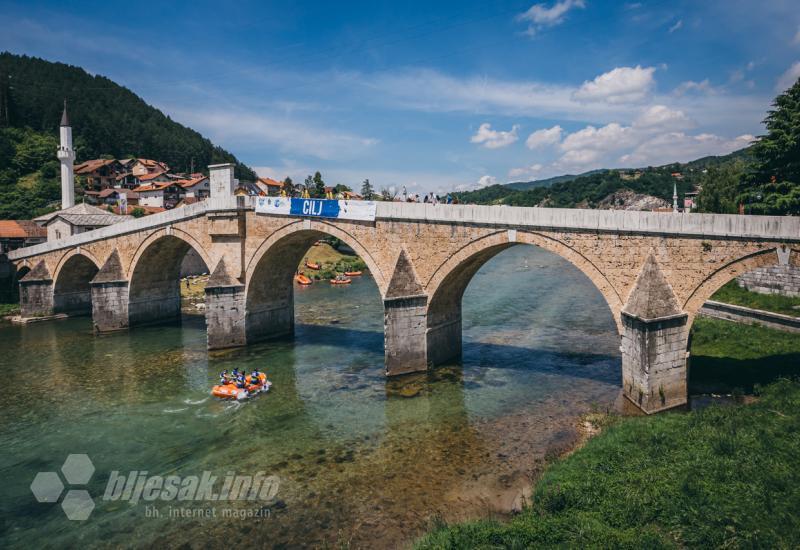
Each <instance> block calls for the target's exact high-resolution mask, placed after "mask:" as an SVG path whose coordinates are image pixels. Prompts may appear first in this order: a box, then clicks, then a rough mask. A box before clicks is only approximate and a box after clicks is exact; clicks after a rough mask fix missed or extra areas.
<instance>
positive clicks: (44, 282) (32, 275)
mask: <svg viewBox="0 0 800 550" xmlns="http://www.w3.org/2000/svg"><path fill="white" fill-rule="evenodd" d="M53 289H54V285H53V277H52V276H51V275H50V272H49V271H48V270H47V266H45V264H44V261H40V262H39V263H38V264H36V266H35V267H34V268H33V269H32V270H31V271H30V272H29V273H28V274H27V275H25V276H24V277H23V278H22V279H20V280H19V306H20V316H21V317H22V318H30V317H47V316H50V315H53V312H54V311H55V304H54V297H53V294H54V292H53Z"/></svg>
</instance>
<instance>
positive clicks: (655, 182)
mask: <svg viewBox="0 0 800 550" xmlns="http://www.w3.org/2000/svg"><path fill="white" fill-rule="evenodd" d="M750 150H751V148H750V147H747V148H745V149H740V150H738V151H734V152H732V153H730V154H728V155H720V156H707V157H702V158H699V159H696V160H693V161H689V162H685V163H680V162H675V163H671V164H665V165H662V166H656V167H653V166H649V167H644V168H616V169H605V168H604V169H598V170H591V171H589V172H585V173H583V174H579V175H571V174H566V175H563V176H555V177H552V178H547V179H543V180H534V181H529V182H512V183H507V184H495V185H491V186H489V187H484V188H482V189H477V190H475V191H467V192H462V193H457V194H456V196H457V197H458V198H459V200H460V201H462V202H468V203H475V204H507V205H509V206H551V207H562V208H575V207H580V208H602V207H608V206H609V200H608V199H609V197H612V196H614V194H615V193H619V192H620V191H623V190H627V191H631V192H633V193H634V194H636V195H648V196H651V197H653V198H656V199H660V200H662V201H666V202H668V203H669V204H672V192H673V185H674V186H675V187H677V190H678V195H679V196H680V197H683V195H684V193H686V192H688V191H692V190H693V189H694V188H695V186H696V185H697V184H698V183H699V181H700V180H701V178H702V176H703V173H704V171H705V170H707V169H711V168H718V167H721V166H724V165H728V164H731V163H734V162H737V161H746V160H747V159H749V157H750ZM677 173H680V176H675V177H673V176H672V174H677ZM619 196H623V195H619Z"/></svg>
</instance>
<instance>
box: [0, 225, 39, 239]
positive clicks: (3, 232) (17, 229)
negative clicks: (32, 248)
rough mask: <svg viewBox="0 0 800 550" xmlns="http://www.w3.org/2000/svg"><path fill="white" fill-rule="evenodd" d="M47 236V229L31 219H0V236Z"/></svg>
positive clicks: (27, 237) (21, 237)
mask: <svg viewBox="0 0 800 550" xmlns="http://www.w3.org/2000/svg"><path fill="white" fill-rule="evenodd" d="M32 237H47V229H45V228H44V227H40V226H39V225H38V224H37V223H36V222H33V221H31V220H0V238H4V239H29V238H32Z"/></svg>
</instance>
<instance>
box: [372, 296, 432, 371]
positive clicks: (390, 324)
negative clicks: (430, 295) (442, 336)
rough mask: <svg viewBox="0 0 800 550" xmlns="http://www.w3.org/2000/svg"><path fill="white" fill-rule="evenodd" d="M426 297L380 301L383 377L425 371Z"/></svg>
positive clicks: (426, 352) (426, 360) (426, 355)
mask: <svg viewBox="0 0 800 550" xmlns="http://www.w3.org/2000/svg"><path fill="white" fill-rule="evenodd" d="M427 301H428V299H427V297H426V296H409V297H399V298H389V299H386V300H384V301H383V339H384V343H383V349H384V363H385V367H386V375H387V376H397V375H399V374H407V373H410V372H419V371H424V370H427V369H428V351H427V349H428V348H427V337H426V326H427V319H428V314H427V309H428V308H427Z"/></svg>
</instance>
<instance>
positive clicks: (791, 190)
mask: <svg viewBox="0 0 800 550" xmlns="http://www.w3.org/2000/svg"><path fill="white" fill-rule="evenodd" d="M772 106H773V109H772V110H770V111H769V112H768V113H767V118H766V119H764V124H765V125H766V127H767V133H766V134H765V135H763V136H761V137H760V139H759V140H758V142H756V144H755V145H753V158H754V161H755V162H754V164H753V169H752V171H751V172H750V173H749V174H748V175H747V177H745V178H744V180H743V183H742V185H741V193H740V195H739V197H738V200H739V202H740V203H741V204H742V206H743V208H744V210H745V212H746V213H748V214H751V213H752V214H794V215H797V214H800V79H798V80H797V82H795V83H794V85H793V86H792V87H791V88H789V89H788V90H786V91H785V92H783V93H782V94H780V95H779V96H778V97H776V98H775V101H774V103H773V104H772Z"/></svg>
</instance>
